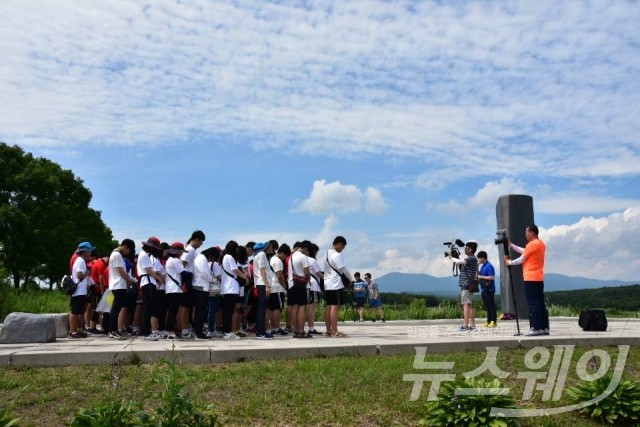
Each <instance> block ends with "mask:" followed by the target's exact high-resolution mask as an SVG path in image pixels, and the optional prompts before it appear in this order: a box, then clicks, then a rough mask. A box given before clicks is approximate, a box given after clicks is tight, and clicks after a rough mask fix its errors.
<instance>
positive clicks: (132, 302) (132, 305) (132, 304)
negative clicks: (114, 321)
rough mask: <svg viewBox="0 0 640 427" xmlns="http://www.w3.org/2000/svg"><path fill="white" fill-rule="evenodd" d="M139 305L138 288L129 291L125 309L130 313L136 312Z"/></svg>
mask: <svg viewBox="0 0 640 427" xmlns="http://www.w3.org/2000/svg"><path fill="white" fill-rule="evenodd" d="M137 304H138V290H137V289H136V288H129V289H127V302H126V304H125V307H126V308H128V309H129V312H130V313H134V312H135V311H136V305H137Z"/></svg>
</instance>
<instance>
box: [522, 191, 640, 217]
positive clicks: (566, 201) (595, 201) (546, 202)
mask: <svg viewBox="0 0 640 427" xmlns="http://www.w3.org/2000/svg"><path fill="white" fill-rule="evenodd" d="M637 205H640V200H637V199H620V198H616V197H610V196H599V195H579V194H555V195H547V196H543V197H542V198H541V199H540V200H535V199H534V209H535V210H536V211H537V212H542V213H551V214H575V213H577V214H585V213H593V214H598V213H608V212H612V211H620V210H622V209H626V208H628V207H630V206H637Z"/></svg>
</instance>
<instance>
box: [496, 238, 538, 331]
mask: <svg viewBox="0 0 640 427" xmlns="http://www.w3.org/2000/svg"><path fill="white" fill-rule="evenodd" d="M538 232H539V231H538V227H537V226H535V225H530V226H528V227H527V228H526V230H525V235H526V237H527V246H525V247H524V248H521V247H519V246H516V245H514V244H513V243H509V247H510V248H511V249H513V250H514V251H516V252H518V253H520V254H522V256H521V257H520V258H518V259H514V260H513V261H511V260H510V259H509V256H508V255H505V263H506V265H507V266H511V265H520V264H522V275H523V277H524V289H525V294H526V295H527V304H528V305H529V313H530V314H531V330H530V331H529V332H527V333H526V334H525V335H526V336H538V335H549V312H548V311H547V307H546V305H545V302H544V256H545V253H546V250H547V247H546V246H545V244H544V242H543V241H542V240H540V239H538Z"/></svg>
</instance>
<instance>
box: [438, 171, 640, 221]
mask: <svg viewBox="0 0 640 427" xmlns="http://www.w3.org/2000/svg"><path fill="white" fill-rule="evenodd" d="M509 194H528V195H530V196H532V197H533V204H534V211H535V212H536V213H544V214H602V213H609V212H614V211H620V210H624V209H626V208H628V207H630V206H636V205H639V204H640V200H638V199H630V198H618V197H614V196H608V195H600V194H594V193H586V192H584V191H582V192H579V191H573V192H568V191H554V190H553V189H552V188H551V187H550V186H548V185H541V186H539V187H537V188H535V189H533V190H532V191H529V190H528V189H527V186H526V185H525V183H524V182H522V181H521V180H519V179H513V178H509V177H503V178H501V179H500V180H499V181H488V182H487V183H486V184H485V185H484V186H483V187H482V188H480V189H479V190H478V191H477V192H476V194H475V195H473V196H472V197H470V198H468V199H467V200H466V202H464V203H460V202H458V201H456V200H450V201H448V202H443V203H438V204H430V205H429V206H428V209H429V210H435V211H436V212H439V213H447V212H451V211H457V210H463V211H464V210H470V209H473V210H474V212H477V210H478V209H484V210H486V211H487V212H489V213H490V219H489V222H492V221H494V220H495V218H494V217H493V215H494V211H493V210H494V209H495V206H496V203H497V201H498V198H499V197H500V196H505V195H509Z"/></svg>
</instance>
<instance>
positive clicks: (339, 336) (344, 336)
mask: <svg viewBox="0 0 640 427" xmlns="http://www.w3.org/2000/svg"><path fill="white" fill-rule="evenodd" d="M333 337H334V338H347V334H343V333H342V332H336V333H335V334H333Z"/></svg>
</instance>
